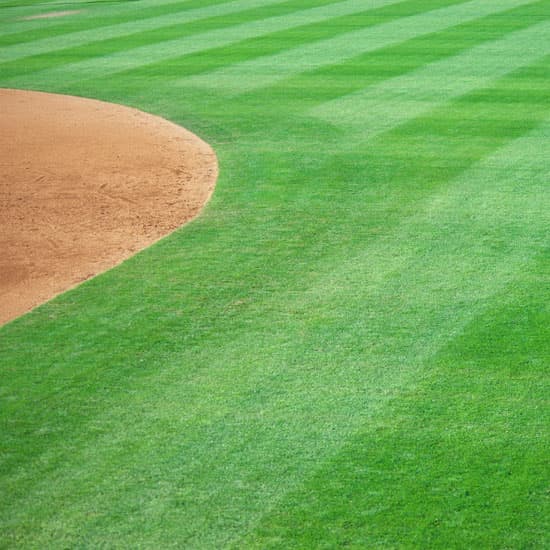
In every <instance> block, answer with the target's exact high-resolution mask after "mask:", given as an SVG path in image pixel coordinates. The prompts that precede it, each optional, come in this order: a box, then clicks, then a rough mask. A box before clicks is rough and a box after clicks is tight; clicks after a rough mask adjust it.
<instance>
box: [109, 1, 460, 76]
mask: <svg viewBox="0 0 550 550" xmlns="http://www.w3.org/2000/svg"><path fill="white" fill-rule="evenodd" d="M455 2H456V0H430V1H429V2H428V1H427V0H405V1H401V2H398V3H395V4H388V5H384V6H381V7H371V8H370V9H368V10H366V11H359V12H353V13H351V14H348V15H339V16H337V17H333V18H330V19H327V20H323V21H321V22H317V23H308V24H305V25H300V26H298V27H292V28H290V29H285V30H282V31H278V32H273V33H270V34H268V35H264V36H260V37H254V38H251V39H248V40H242V41H240V42H237V43H235V44H229V45H227V46H222V47H219V48H213V49H210V50H208V52H207V53H208V58H207V60H206V61H205V53H206V52H202V51H201V52H198V53H196V54H191V55H182V56H179V57H174V58H170V59H169V60H167V61H159V62H156V63H152V64H146V65H141V66H139V67H137V68H135V69H131V70H129V71H122V72H119V73H118V75H117V77H118V78H127V77H131V76H133V75H140V74H141V75H143V74H145V73H146V74H148V75H163V76H165V77H167V78H169V77H171V76H173V77H179V76H181V75H182V74H184V75H186V78H187V77H188V76H190V75H192V74H201V73H207V72H210V71H212V70H214V69H217V68H220V67H224V66H226V65H231V64H233V63H241V62H243V61H245V60H250V59H256V58H258V57H262V56H265V55H273V54H276V53H278V52H281V51H285V50H288V49H289V44H292V47H296V46H297V45H299V44H304V43H308V42H313V41H318V40H326V39H328V38H332V37H334V36H337V35H340V34H342V33H344V32H346V31H349V30H350V29H354V28H358V27H360V28H367V27H373V26H375V25H380V24H383V23H387V22H388V21H392V20H395V19H399V18H400V17H402V14H403V11H404V10H406V12H407V13H409V14H410V13H422V12H424V11H426V9H427V8H428V7H429V8H432V9H433V8H434V7H441V6H445V5H449V4H453V3H455Z"/></svg>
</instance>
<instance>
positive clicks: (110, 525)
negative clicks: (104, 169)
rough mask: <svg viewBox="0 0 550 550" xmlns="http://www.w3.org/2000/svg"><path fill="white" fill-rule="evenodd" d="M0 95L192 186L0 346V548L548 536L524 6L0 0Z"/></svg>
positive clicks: (537, 91)
mask: <svg viewBox="0 0 550 550" xmlns="http://www.w3.org/2000/svg"><path fill="white" fill-rule="evenodd" d="M0 87H2V88H9V89H24V90H36V91H45V92H53V93H56V94H67V95H71V96H81V97H85V98H91V99H98V100H102V101H104V102H111V103H115V104H120V105H124V106H128V107H132V108H136V109H139V110H141V111H144V112H146V113H150V114H153V115H157V116H160V117H163V118H164V119H167V120H168V121H171V122H173V123H176V124H178V125H181V126H183V127H184V128H186V129H188V130H190V131H191V132H193V133H194V134H196V135H197V136H199V137H200V138H201V139H202V140H204V141H205V142H207V143H208V144H210V146H211V147H212V148H213V150H214V151H215V153H216V156H217V163H218V167H219V175H218V179H217V184H216V188H215V191H214V193H213V195H212V197H211V198H210V200H209V202H208V203H207V205H206V206H205V208H204V209H203V210H202V211H201V213H200V215H199V216H198V217H196V218H195V219H194V220H193V221H191V222H190V223H188V224H186V225H184V226H183V227H181V228H179V229H177V230H176V231H175V232H173V233H172V234H170V235H169V236H167V237H166V238H164V239H162V240H160V241H158V242H156V243H155V244H154V245H152V246H150V247H148V248H146V249H145V250H143V251H141V252H139V253H138V254H136V255H134V256H132V257H131V258H130V259H128V260H126V261H125V262H124V263H122V264H120V265H118V266H117V267H115V268H113V269H111V270H109V271H106V272H104V273H102V274H100V275H98V276H96V277H93V278H91V279H89V280H87V281H85V282H84V283H83V284H81V285H80V286H77V287H76V288H73V289H72V290H70V291H68V292H66V293H63V294H61V295H59V296H58V297H56V298H55V299H54V300H52V301H49V302H47V303H45V304H43V305H41V306H39V307H37V308H36V309H33V310H32V311H31V312H30V313H27V314H25V315H23V316H20V317H18V318H16V319H14V320H12V321H10V322H8V323H6V324H4V325H3V326H2V327H0V497H1V498H0V548H40V549H42V548H207V549H210V548H212V549H217V548H239V549H240V548H262V549H264V548H280V549H283V548H284V549H287V548H302V549H311V548H348V547H349V548H358V549H359V548H441V549H450V548H494V549H508V548H513V549H516V548H517V549H525V548H537V549H538V548H540V549H543V548H548V547H549V546H550V536H549V533H550V521H549V518H550V509H549V497H550V469H549V455H550V429H549V425H550V412H549V402H548V395H549V391H550V387H549V386H550V383H549V382H550V377H549V366H550V252H549V235H550V192H549V186H550V0H538V1H536V0H535V1H533V0H466V1H464V0H401V1H397V0H180V1H176V0H133V1H129V0H128V1H116V0H114V1H101V0H96V1H72V2H71V1H67V2H63V3H61V2H58V1H44V0H38V1H37V0H21V1H19V0H4V1H3V2H1V3H0ZM2 109H4V107H3V106H2V104H1V103H0V131H1V130H2V118H3V117H6V112H5V111H4V112H2ZM128 141H129V143H131V142H132V133H131V132H129V135H128ZM29 156H32V151H29ZM6 157H7V154H6V152H5V151H1V152H0V170H1V168H2V167H3V166H4V165H5V164H6V163H7V159H6ZM89 162H90V163H92V162H93V159H90V160H89ZM87 166H88V162H87ZM88 169H89V166H88ZM0 177H3V178H4V180H5V176H4V175H3V172H2V173H0ZM0 183H2V182H0ZM3 183H6V182H5V181H4V182H3ZM113 185H114V184H113ZM4 198H5V197H4ZM2 201H3V197H1V196H0V223H2ZM0 231H2V233H0V253H1V252H2V248H1V247H3V246H5V237H4V236H3V235H4V234H5V233H4V232H3V231H4V230H3V229H2V228H1V225H0ZM90 239H94V236H93V235H92V236H91V237H90ZM98 242H101V240H99V241H98Z"/></svg>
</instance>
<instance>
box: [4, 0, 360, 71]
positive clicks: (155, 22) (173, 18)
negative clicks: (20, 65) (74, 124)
mask: <svg viewBox="0 0 550 550" xmlns="http://www.w3.org/2000/svg"><path fill="white" fill-rule="evenodd" d="M286 1H287V0H235V1H234V2H229V3H227V4H221V5H219V4H216V5H214V6H207V7H204V8H197V9H194V10H188V11H182V13H179V14H178V13H170V14H167V15H160V16H157V17H150V18H147V19H140V20H138V21H128V22H127V23H120V24H118V25H110V26H107V27H102V28H99V29H97V28H94V29H89V30H84V31H79V32H74V33H69V34H63V35H60V36H54V37H52V38H44V39H41V40H35V41H33V42H26V43H24V44H21V45H19V44H14V45H13V46H7V47H5V48H3V49H2V50H1V51H0V61H13V60H16V59H22V58H25V57H28V56H31V55H37V54H44V53H48V52H54V51H55V50H60V49H66V48H70V47H72V46H81V45H83V44H86V43H88V42H95V41H97V40H105V39H110V38H117V37H120V36H124V35H127V34H133V33H137V32H141V31H150V30H153V29H159V28H161V27H165V26H172V25H176V24H178V23H190V22H193V21H200V20H201V19H206V18H208V17H214V16H223V15H231V14H236V13H239V12H241V11H245V10H249V9H254V8H261V7H264V6H269V5H272V4H282V3H284V2H286ZM357 3H359V2H357ZM129 15H130V14H129ZM173 42H177V41H172V43H173ZM138 50H139V48H138ZM168 51H170V48H168ZM136 55H137V56H138V57H139V55H140V53H139V52H137V53H136Z"/></svg>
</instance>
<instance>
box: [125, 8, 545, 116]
mask: <svg viewBox="0 0 550 550" xmlns="http://www.w3.org/2000/svg"><path fill="white" fill-rule="evenodd" d="M548 6H549V2H548V0H541V1H540V2H537V3H535V4H529V5H527V6H520V7H516V8H512V9H510V10H508V11H506V12H500V13H498V14H491V15H489V16H486V17H483V18H481V19H476V20H474V21H470V22H468V23H463V24H461V25H457V26H454V27H451V28H449V29H445V30H443V31H439V32H437V33H433V34H428V35H422V36H420V37H417V38H413V39H411V40H408V41H406V42H403V43H400V44H398V45H395V46H393V45H392V46H389V47H387V48H381V49H379V50H376V51H374V52H369V53H367V54H364V55H360V56H358V57H355V58H352V59H350V60H347V61H345V62H342V63H336V64H334V65H328V66H325V67H322V68H320V69H316V70H313V71H306V72H304V73H300V74H298V75H295V76H292V77H290V78H287V79H284V80H281V81H280V82H277V83H276V84H274V85H273V86H268V87H266V88H261V89H260V90H252V91H251V92H250V97H253V98H254V100H255V102H256V103H258V104H261V103H262V102H266V103H267V102H269V101H273V99H274V98H276V99H278V100H280V101H283V100H284V101H285V104H286V106H287V107H286V108H287V110H288V111H289V112H290V111H292V112H293V113H294V115H295V116H301V115H303V114H304V113H309V112H310V110H311V109H315V108H318V107H319V105H320V104H322V103H325V102H329V101H331V100H338V99H340V98H342V97H343V96H346V95H348V94H352V93H355V92H360V91H361V90H363V89H365V88H367V87H372V86H374V85H377V84H380V83H381V82H383V81H388V82H393V79H395V78H396V77H399V76H402V75H405V74H409V73H412V72H413V71H415V70H420V69H422V68H423V67H424V66H426V65H429V64H433V63H436V62H442V60H443V59H445V58H449V57H452V56H457V55H458V54H460V53H462V52H465V51H466V50H468V49H470V48H474V47H476V46H480V45H481V44H485V43H488V42H490V41H492V40H497V39H499V38H502V37H504V36H505V35H507V34H508V33H512V32H515V31H519V30H522V29H525V28H528V27H530V26H531V25H534V24H536V23H537V22H538V21H544V20H546V17H545V16H544V15H542V10H543V9H544V8H547V7H548ZM408 9H409V10H410V9H411V8H410V5H409V8H408ZM316 36H317V37H318V36H319V34H318V32H317V33H316ZM290 38H291V36H290V34H289V36H288V37H287V39H286V40H285V39H284V37H282V36H281V37H278V40H281V41H284V42H285V43H286V42H288V41H289V39H290ZM240 46H241V47H242V48H243V50H245V48H249V49H250V50H253V51H255V52H262V53H263V52H264V51H265V50H264V49H263V48H262V47H261V44H258V45H254V44H242V45H240ZM233 49H237V47H236V46H233ZM212 53H215V55H214V56H213V57H214V63H218V64H219V65H221V64H222V63H223V60H230V59H231V51H230V48H227V49H219V50H217V51H215V52H212ZM239 54H240V51H237V55H239ZM202 59H203V56H201V55H200V54H198V55H197V56H190V58H187V59H185V58H182V65H178V64H177V63H176V65H175V66H172V65H171V64H170V62H167V63H166V64H163V63H160V64H158V65H155V66H154V67H144V68H142V69H141V70H142V71H144V72H145V73H146V74H147V75H160V74H163V75H165V76H171V75H172V74H175V72H176V71H178V72H185V73H186V74H192V73H193V72H197V73H198V72H204V71H205V69H208V67H209V64H206V63H204V62H203V61H202ZM430 66H431V65H430ZM130 74H132V75H134V76H137V75H138V74H139V72H138V71H136V72H131V73H128V75H130ZM128 75H127V74H126V73H122V74H121V75H119V76H124V77H126V76H128ZM244 99H245V98H244V97H243V101H244ZM313 112H315V111H313ZM258 118H259V117H258ZM259 124H264V122H263V121H259Z"/></svg>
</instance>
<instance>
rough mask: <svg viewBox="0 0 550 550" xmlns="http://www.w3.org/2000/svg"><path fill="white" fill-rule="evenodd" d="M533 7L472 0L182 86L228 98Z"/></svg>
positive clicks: (521, 0)
mask: <svg viewBox="0 0 550 550" xmlns="http://www.w3.org/2000/svg"><path fill="white" fill-rule="evenodd" d="M529 3H531V0H503V1H501V2H498V1H497V0H471V1H469V2H462V3H459V4H457V5H452V6H449V7H444V8H439V9H435V10H430V11H427V12H425V13H422V14H418V15H413V16H410V17H407V16H406V17H402V18H400V19H398V20H396V21H390V22H389V23H386V24H381V25H377V26H375V27H370V28H367V29H364V30H363V29H359V30H354V31H351V32H346V33H343V34H340V35H338V36H336V37H334V38H331V39H328V40H320V41H316V42H313V43H310V44H306V45H302V46H299V47H297V48H289V49H288V50H287V51H285V52H283V53H280V54H277V55H273V56H266V57H263V58H258V59H254V60H252V61H245V62H243V63H235V64H233V65H230V66H228V67H226V68H222V69H219V70H216V71H212V72H211V73H207V74H201V75H197V76H192V77H190V78H184V79H182V80H181V86H194V87H201V88H213V89H216V91H218V92H219V91H224V92H225V93H229V94H238V93H245V92H249V91H250V90H254V89H257V88H261V87H266V86H270V85H273V84H274V83H275V82H277V81H279V80H281V79H283V78H288V77H290V76H292V75H295V74H299V73H302V72H304V71H310V70H313V69H316V68H320V67H323V66H326V65H332V64H336V63H340V62H343V61H346V60H348V59H350V58H353V57H356V56H358V55H360V54H363V53H365V52H369V51H374V50H377V49H380V48H383V47H387V46H390V45H392V44H399V43H401V42H405V41H407V40H410V39H412V38H415V37H417V36H421V35H423V34H429V33H433V32H436V31H438V30H443V29H446V28H449V27H452V26H455V25H459V24H461V23H464V22H467V21H472V20H475V19H479V18H481V17H484V16H486V15H489V14H491V13H496V12H502V11H506V10H508V9H510V8H513V7H516V6H521V5H525V4H529Z"/></svg>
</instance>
